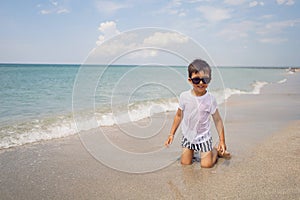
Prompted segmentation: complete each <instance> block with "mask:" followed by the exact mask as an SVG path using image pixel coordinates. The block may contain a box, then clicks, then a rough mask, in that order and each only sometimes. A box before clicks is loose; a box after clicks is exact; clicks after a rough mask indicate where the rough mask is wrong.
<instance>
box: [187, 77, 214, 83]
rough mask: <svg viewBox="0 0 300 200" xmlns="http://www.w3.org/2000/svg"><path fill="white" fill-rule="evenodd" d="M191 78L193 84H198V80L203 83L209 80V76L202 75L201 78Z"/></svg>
mask: <svg viewBox="0 0 300 200" xmlns="http://www.w3.org/2000/svg"><path fill="white" fill-rule="evenodd" d="M191 80H192V82H193V83H194V84H199V83H200V81H202V83H203V84H208V83H209V82H210V78H209V77H203V78H199V77H195V78H191Z"/></svg>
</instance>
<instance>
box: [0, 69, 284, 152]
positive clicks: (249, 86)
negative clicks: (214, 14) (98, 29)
mask: <svg viewBox="0 0 300 200" xmlns="http://www.w3.org/2000/svg"><path fill="white" fill-rule="evenodd" d="M83 67H86V66H81V65H52V64H47V65H45V64H0V84H1V87H0V105H1V106H0V149H3V148H9V147H13V146H19V145H23V144H27V143H33V142H38V141H41V140H49V139H54V138H61V137H66V136H69V135H74V134H77V133H78V130H77V129H76V124H75V122H74V119H73V116H74V112H77V115H78V114H79V115H87V116H88V113H92V114H93V115H95V117H96V119H97V123H98V126H112V125H114V124H117V123H127V122H130V121H137V120H141V119H145V118H148V117H151V115H153V114H155V113H161V112H172V111H176V110H177V106H178V97H179V95H180V93H181V92H183V91H185V90H188V89H190V88H191V86H190V84H189V83H188V82H187V69H186V66H152V65H147V66H136V65H113V66H109V67H108V66H87V67H91V70H90V71H91V75H94V74H92V73H93V72H94V69H95V67H98V68H99V69H100V70H98V72H101V73H99V74H96V76H99V79H98V81H97V82H96V83H95V82H93V83H91V84H90V85H89V84H87V86H90V87H91V88H92V90H93V95H92V96H88V95H87V96H86V98H91V99H92V100H93V101H92V102H93V104H91V105H90V104H86V103H85V102H82V105H81V107H80V108H82V109H81V110H74V105H73V102H74V91H76V89H77V87H78V85H76V84H77V83H78V79H77V78H78V75H79V74H80V73H81V71H82V70H81V69H82V68H83ZM285 75H286V71H285V69H284V68H262V67H260V68H258V67H256V68H255V67H218V68H216V67H214V68H213V74H212V77H213V80H212V82H211V83H210V85H209V91H210V92H211V93H213V94H214V96H215V97H216V98H217V102H218V104H219V105H222V104H223V103H224V102H225V101H226V100H227V99H228V98H230V96H231V95H233V94H259V93H260V89H261V88H262V87H263V86H264V85H266V84H271V83H284V82H285V80H286V79H285ZM89 80H90V79H89V77H88V74H87V76H86V83H88V81H89ZM82 95H84V94H82ZM75 100H76V99H75ZM124 116H125V117H124ZM128 116H129V117H128Z"/></svg>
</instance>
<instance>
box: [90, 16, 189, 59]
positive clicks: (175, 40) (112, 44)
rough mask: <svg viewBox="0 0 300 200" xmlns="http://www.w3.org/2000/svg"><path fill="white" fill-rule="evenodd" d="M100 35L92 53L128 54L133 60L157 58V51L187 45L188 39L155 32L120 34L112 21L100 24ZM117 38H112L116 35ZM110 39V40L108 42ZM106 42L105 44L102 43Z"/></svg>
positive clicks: (103, 54) (175, 34)
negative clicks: (96, 46)
mask: <svg viewBox="0 0 300 200" xmlns="http://www.w3.org/2000/svg"><path fill="white" fill-rule="evenodd" d="M98 29H99V30H100V31H101V33H102V35H100V36H99V38H98V41H97V42H96V44H97V45H98V46H99V49H101V50H97V48H96V49H94V50H93V51H92V53H93V54H94V55H99V57H100V56H115V55H119V54H123V53H124V52H129V53H128V55H127V56H128V57H129V58H130V59H134V58H150V57H155V56H158V54H159V51H160V50H159V49H161V48H163V49H169V48H177V47H180V46H182V44H184V43H187V42H188V41H189V38H188V37H186V36H184V35H181V34H179V33H174V32H160V31H156V32H153V33H152V34H148V32H147V31H146V32H139V30H138V32H137V33H138V34H135V33H134V32H133V33H124V34H123V33H120V31H119V30H118V29H117V25H116V23H115V22H113V21H108V22H104V23H101V24H100V26H99V28H98ZM117 34H118V36H117V37H115V38H112V37H113V36H115V35H117ZM111 38H112V39H111ZM108 39H110V40H108ZM104 41H106V42H104Z"/></svg>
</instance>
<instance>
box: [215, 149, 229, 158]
mask: <svg viewBox="0 0 300 200" xmlns="http://www.w3.org/2000/svg"><path fill="white" fill-rule="evenodd" d="M218 157H219V158H224V159H230V158H231V154H230V153H229V152H228V151H225V152H224V153H223V154H222V152H221V151H218Z"/></svg>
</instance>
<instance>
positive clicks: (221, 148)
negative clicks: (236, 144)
mask: <svg viewBox="0 0 300 200" xmlns="http://www.w3.org/2000/svg"><path fill="white" fill-rule="evenodd" d="M212 117H213V120H214V123H215V126H216V129H217V131H218V134H219V140H220V142H219V146H218V151H221V153H222V154H224V153H225V151H226V144H225V133H224V125H223V121H222V118H221V116H220V113H219V110H218V109H217V110H216V112H215V113H214V114H213V115H212Z"/></svg>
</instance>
